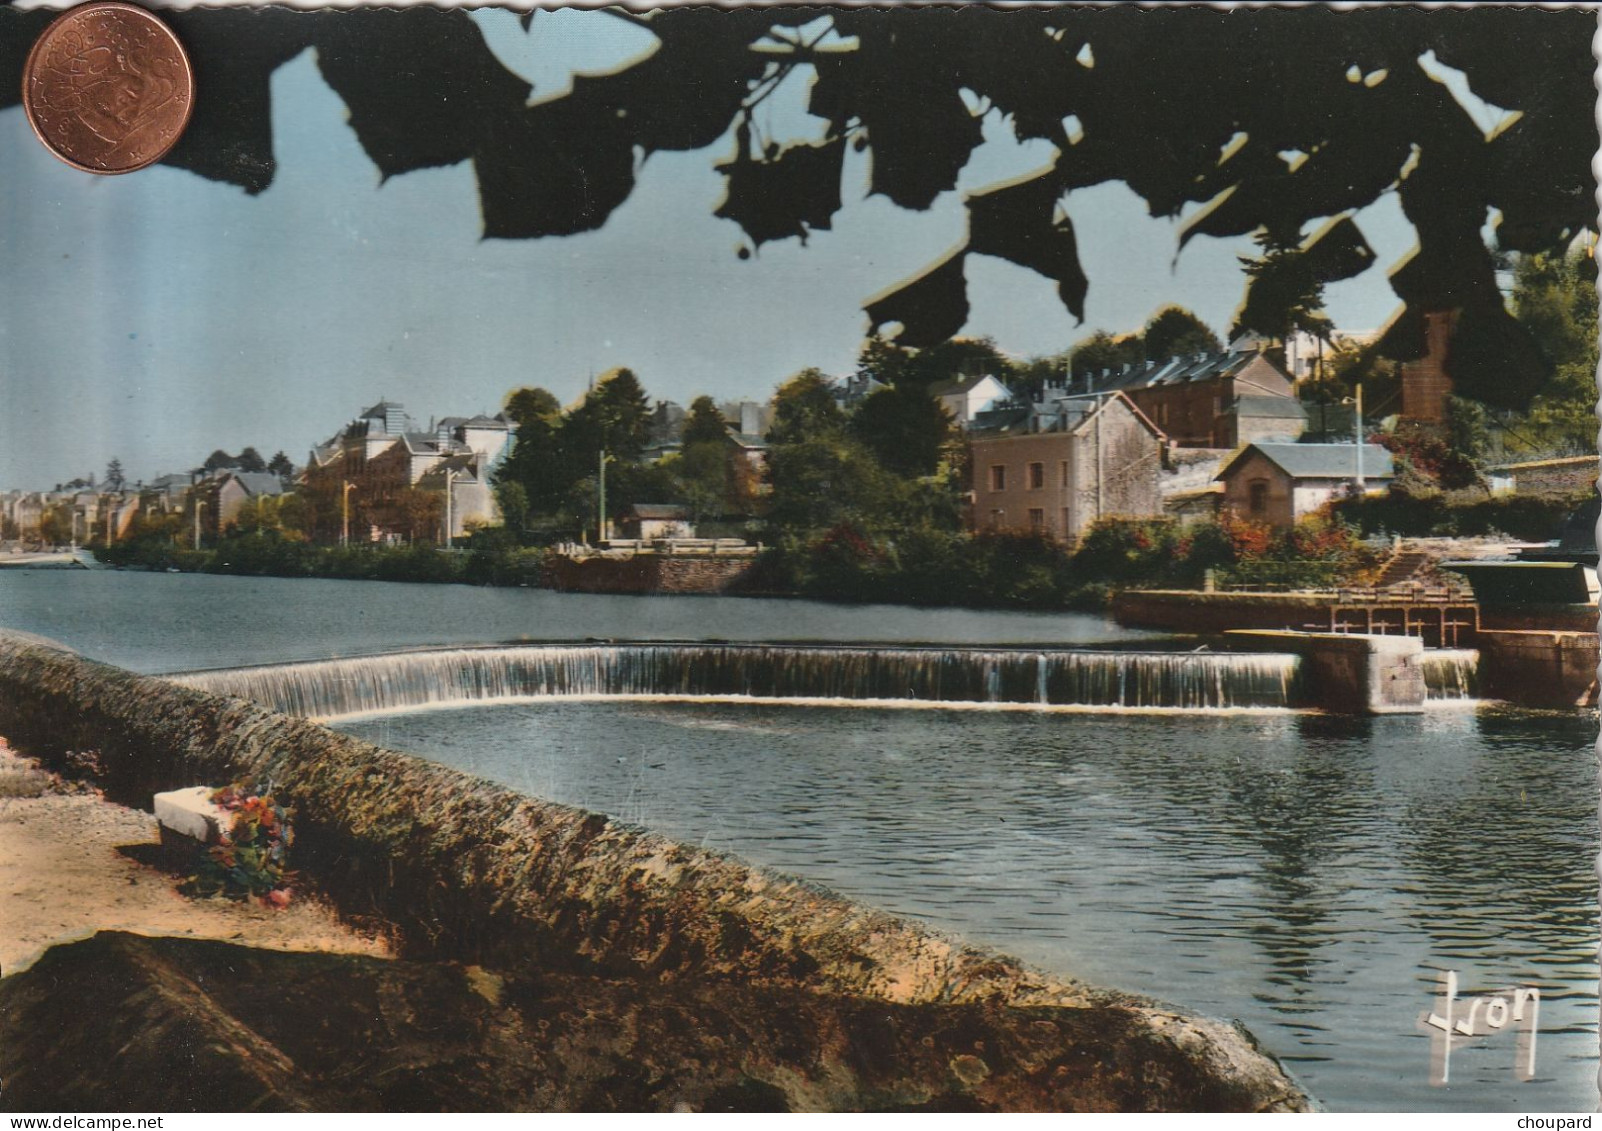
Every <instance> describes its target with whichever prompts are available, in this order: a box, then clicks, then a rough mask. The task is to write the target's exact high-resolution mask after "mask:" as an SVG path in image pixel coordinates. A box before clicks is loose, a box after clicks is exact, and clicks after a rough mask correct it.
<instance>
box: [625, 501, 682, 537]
mask: <svg viewBox="0 0 1602 1131" xmlns="http://www.w3.org/2000/svg"><path fill="white" fill-rule="evenodd" d="M618 530H619V533H620V535H621V536H622V537H624V538H638V539H639V540H640V541H642V542H654V541H656V540H657V539H659V538H694V537H695V527H693V526H691V525H690V508H689V507H681V506H676V505H669V504H663V503H634V504H632V505H631V506H630V507H629V508H628V509H627V510H625V511H624V512H623V517H622V518H621V519H620V520H619V522H618Z"/></svg>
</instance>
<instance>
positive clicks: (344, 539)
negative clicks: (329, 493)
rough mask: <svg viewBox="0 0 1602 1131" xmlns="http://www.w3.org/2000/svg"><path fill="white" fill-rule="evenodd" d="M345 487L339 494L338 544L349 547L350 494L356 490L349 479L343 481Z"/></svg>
mask: <svg viewBox="0 0 1602 1131" xmlns="http://www.w3.org/2000/svg"><path fill="white" fill-rule="evenodd" d="M343 482H344V484H345V487H344V490H342V491H341V492H340V493H339V544H340V545H341V546H348V545H350V493H351V492H352V491H354V490H356V484H354V483H352V482H351V481H350V480H349V479H346V480H343Z"/></svg>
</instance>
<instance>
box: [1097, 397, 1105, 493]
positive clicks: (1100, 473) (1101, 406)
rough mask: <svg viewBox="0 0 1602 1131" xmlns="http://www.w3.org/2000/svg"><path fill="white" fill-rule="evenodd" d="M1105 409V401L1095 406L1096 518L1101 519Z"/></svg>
mask: <svg viewBox="0 0 1602 1131" xmlns="http://www.w3.org/2000/svg"><path fill="white" fill-rule="evenodd" d="M1106 407H1107V401H1106V399H1105V398H1103V399H1102V401H1101V403H1100V404H1098V405H1097V406H1096V410H1095V411H1096V518H1097V519H1098V520H1099V519H1100V518H1101V509H1102V479H1103V478H1104V476H1105V474H1106V466H1105V462H1104V460H1103V458H1102V454H1101V413H1102V410H1103V409H1104V408H1106Z"/></svg>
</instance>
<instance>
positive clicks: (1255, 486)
mask: <svg viewBox="0 0 1602 1131" xmlns="http://www.w3.org/2000/svg"><path fill="white" fill-rule="evenodd" d="M1246 493H1247V498H1248V499H1250V505H1251V512H1252V514H1255V515H1261V514H1267V513H1268V480H1266V479H1253V480H1252V481H1251V482H1250V483H1248V484H1247V485H1246Z"/></svg>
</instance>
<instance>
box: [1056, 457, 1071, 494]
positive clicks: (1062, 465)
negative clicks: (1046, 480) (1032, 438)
mask: <svg viewBox="0 0 1602 1131" xmlns="http://www.w3.org/2000/svg"><path fill="white" fill-rule="evenodd" d="M1057 467H1058V470H1059V471H1061V472H1062V485H1063V486H1064V487H1066V486H1068V461H1067V460H1063V461H1062V462H1061V463H1060V464H1058V465H1057Z"/></svg>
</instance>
